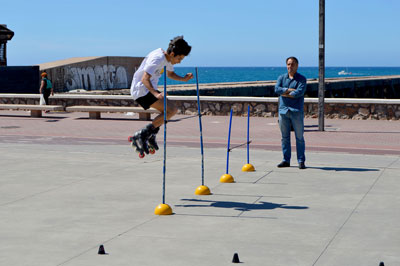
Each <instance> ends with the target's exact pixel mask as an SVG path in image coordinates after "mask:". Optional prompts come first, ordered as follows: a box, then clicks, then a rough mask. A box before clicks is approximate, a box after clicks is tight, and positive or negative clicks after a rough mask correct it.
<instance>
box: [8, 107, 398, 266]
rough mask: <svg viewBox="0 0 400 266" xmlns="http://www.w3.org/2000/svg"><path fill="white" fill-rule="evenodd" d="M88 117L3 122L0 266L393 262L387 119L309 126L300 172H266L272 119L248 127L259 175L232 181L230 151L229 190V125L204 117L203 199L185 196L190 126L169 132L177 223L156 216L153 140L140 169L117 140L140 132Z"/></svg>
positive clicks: (111, 119)
mask: <svg viewBox="0 0 400 266" xmlns="http://www.w3.org/2000/svg"><path fill="white" fill-rule="evenodd" d="M86 115H87V114H80V113H76V114H75V113H74V114H67V113H51V114H48V115H46V116H45V117H43V118H30V117H28V116H26V113H25V112H5V111H4V112H3V111H2V112H0V154H1V155H0V158H1V160H0V217H1V219H0V265H168V266H169V265H173V266H180V265H230V264H232V257H233V254H234V253H238V254H239V258H240V260H241V262H242V263H243V264H244V265H371V266H372V265H379V262H381V261H384V262H385V265H399V264H400V253H399V250H400V229H399V227H398V220H399V213H400V212H399V210H400V207H399V206H400V196H399V195H400V194H399V190H400V183H399V176H400V152H399V151H400V147H399V146H400V140H399V138H400V131H399V130H398V121H371V120H368V121H353V120H327V121H326V125H327V127H326V130H327V131H326V132H318V131H316V129H317V127H316V124H317V120H315V119H309V120H306V133H305V137H306V146H307V151H306V156H307V162H306V165H307V167H308V168H307V169H305V170H299V169H298V168H297V164H296V162H295V160H294V159H293V158H292V159H293V160H292V167H290V168H284V169H278V168H276V164H277V163H279V162H280V160H281V157H282V155H281V152H280V144H279V143H280V137H279V130H278V128H277V125H276V118H272V119H267V118H252V119H251V130H252V131H251V136H252V137H251V139H252V143H251V154H250V162H251V163H252V164H253V165H254V166H255V168H256V172H253V173H244V172H241V167H242V165H243V164H244V163H245V160H246V151H245V149H243V148H238V149H235V150H233V151H232V152H231V153H230V168H229V172H230V174H232V175H233V177H234V178H235V181H236V182H235V183H233V184H222V183H219V177H220V176H221V175H222V174H224V173H225V170H226V169H225V167H226V147H225V145H226V141H227V137H226V136H227V130H228V124H227V123H228V119H229V118H227V117H208V116H203V129H204V132H203V134H204V141H205V184H206V185H207V186H208V187H210V189H211V192H212V195H209V196H196V195H194V190H195V189H196V187H197V186H199V185H200V184H201V164H200V159H201V157H200V149H199V133H198V120H197V118H194V119H186V120H182V121H180V122H175V123H173V122H171V123H168V126H167V128H168V139H167V141H168V142H167V143H168V145H167V174H166V203H168V204H169V205H170V206H171V207H172V209H173V212H174V215H171V216H156V215H154V214H153V211H154V208H155V207H156V206H157V205H158V204H159V203H161V201H162V166H163V148H162V141H160V144H161V145H160V146H161V149H160V151H158V153H156V154H155V155H151V156H150V155H149V156H146V157H145V158H144V159H139V158H138V157H137V155H136V153H135V152H134V151H133V150H132V149H131V147H130V146H129V145H128V142H127V136H128V135H130V134H131V133H132V132H133V131H134V130H136V129H138V128H140V127H142V126H143V125H145V124H146V122H142V121H138V120H136V119H135V117H133V119H132V117H130V116H126V115H123V114H105V115H104V116H103V117H104V118H105V119H103V120H89V119H86ZM177 118H182V117H177ZM132 120H133V121H132ZM245 133H246V118H243V117H234V118H233V130H232V145H238V144H241V143H243V142H244V141H245V135H246V134H245ZM159 137H160V138H161V137H162V134H159ZM293 156H294V158H295V153H294V154H293ZM100 245H104V247H105V250H106V252H107V253H108V254H107V255H98V254H97V251H98V248H99V246H100Z"/></svg>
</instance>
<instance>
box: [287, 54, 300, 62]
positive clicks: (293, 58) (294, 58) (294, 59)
mask: <svg viewBox="0 0 400 266" xmlns="http://www.w3.org/2000/svg"><path fill="white" fill-rule="evenodd" d="M289 59H292V60H293V61H295V62H296V64H299V60H297V58H296V57H294V56H291V57H288V58H287V59H286V64H287V61H289Z"/></svg>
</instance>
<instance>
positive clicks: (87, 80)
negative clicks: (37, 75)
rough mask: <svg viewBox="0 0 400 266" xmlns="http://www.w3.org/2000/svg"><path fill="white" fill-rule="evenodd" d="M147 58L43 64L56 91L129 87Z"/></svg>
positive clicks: (79, 58)
mask: <svg viewBox="0 0 400 266" xmlns="http://www.w3.org/2000/svg"><path fill="white" fill-rule="evenodd" d="M143 59H144V57H128V56H97V57H96V56H95V57H74V58H69V59H64V60H59V61H54V62H49V63H43V64H39V67H40V71H46V72H47V74H48V75H49V78H50V80H51V81H52V83H53V87H54V90H55V91H56V92H67V91H72V90H87V91H92V90H112V89H127V88H129V87H130V85H131V82H132V77H133V74H134V73H135V71H136V69H138V68H139V66H140V63H141V62H142V61H143Z"/></svg>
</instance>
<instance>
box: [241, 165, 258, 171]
mask: <svg viewBox="0 0 400 266" xmlns="http://www.w3.org/2000/svg"><path fill="white" fill-rule="evenodd" d="M255 170H256V169H255V168H254V166H253V165H252V164H250V163H247V164H245V165H243V167H242V171H243V172H254V171H255Z"/></svg>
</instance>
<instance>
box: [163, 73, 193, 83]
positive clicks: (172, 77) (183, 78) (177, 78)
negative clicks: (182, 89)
mask: <svg viewBox="0 0 400 266" xmlns="http://www.w3.org/2000/svg"><path fill="white" fill-rule="evenodd" d="M167 77H169V78H170V79H173V80H178V81H185V82H186V81H189V80H190V79H192V78H193V74H192V73H187V74H186V75H185V76H184V77H181V76H179V75H177V74H176V73H175V72H174V71H167Z"/></svg>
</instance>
